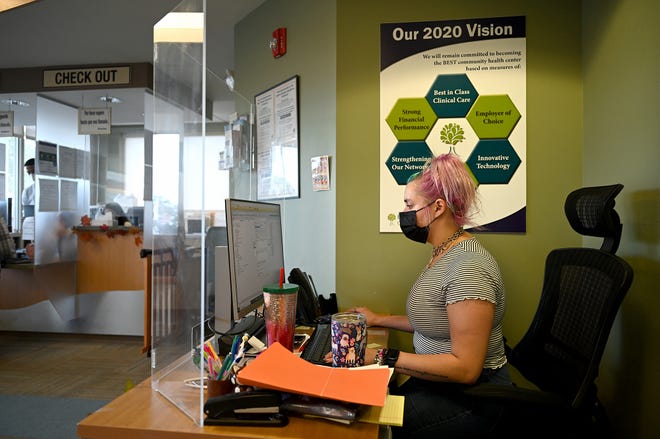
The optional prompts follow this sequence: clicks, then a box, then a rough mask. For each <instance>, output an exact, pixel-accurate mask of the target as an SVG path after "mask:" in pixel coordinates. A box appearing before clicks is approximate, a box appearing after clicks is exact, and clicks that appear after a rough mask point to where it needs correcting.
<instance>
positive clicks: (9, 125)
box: [0, 111, 14, 137]
mask: <svg viewBox="0 0 660 439" xmlns="http://www.w3.org/2000/svg"><path fill="white" fill-rule="evenodd" d="M13 135H14V112H13V111H0V137H11V136H13Z"/></svg>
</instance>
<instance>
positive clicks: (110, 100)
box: [99, 96, 121, 104]
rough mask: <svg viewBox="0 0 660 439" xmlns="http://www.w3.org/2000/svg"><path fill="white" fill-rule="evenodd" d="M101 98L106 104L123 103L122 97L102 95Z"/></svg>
mask: <svg viewBox="0 0 660 439" xmlns="http://www.w3.org/2000/svg"><path fill="white" fill-rule="evenodd" d="M99 100H100V101H101V102H103V103H106V104H121V99H119V98H116V97H114V96H101V97H100V98H99Z"/></svg>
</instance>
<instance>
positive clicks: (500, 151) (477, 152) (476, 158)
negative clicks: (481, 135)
mask: <svg viewBox="0 0 660 439" xmlns="http://www.w3.org/2000/svg"><path fill="white" fill-rule="evenodd" d="M520 162H521V160H520V157H518V154H517V153H516V151H515V150H514V149H513V147H512V146H511V144H510V143H509V141H508V140H506V139H504V140H502V139H497V140H480V141H479V142H478V143H477V146H475V148H474V151H472V154H470V157H468V159H467V160H466V161H465V163H466V164H467V166H468V167H469V168H470V170H471V171H472V174H474V177H475V178H476V180H477V181H478V182H479V184H507V183H509V181H510V180H511V177H513V174H515V173H516V169H518V166H520Z"/></svg>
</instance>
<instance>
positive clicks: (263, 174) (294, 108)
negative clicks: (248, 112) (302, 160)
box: [254, 76, 300, 200]
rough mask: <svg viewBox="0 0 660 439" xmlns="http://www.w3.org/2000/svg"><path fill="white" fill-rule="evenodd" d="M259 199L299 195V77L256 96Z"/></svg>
mask: <svg viewBox="0 0 660 439" xmlns="http://www.w3.org/2000/svg"><path fill="white" fill-rule="evenodd" d="M254 100H255V108H256V124H257V199H259V200H268V199H279V198H295V197H299V196H300V191H299V188H300V177H299V163H298V160H299V152H298V143H299V133H298V77H297V76H294V77H293V78H291V79H288V80H286V81H284V82H282V83H281V84H278V85H276V86H275V87H273V88H271V89H268V90H266V91H264V92H262V93H259V94H258V95H257V96H255V99H254Z"/></svg>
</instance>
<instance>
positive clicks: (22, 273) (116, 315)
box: [0, 227, 147, 335]
mask: <svg viewBox="0 0 660 439" xmlns="http://www.w3.org/2000/svg"><path fill="white" fill-rule="evenodd" d="M72 233H73V234H75V241H74V245H75V246H76V247H77V255H76V257H75V259H74V260H72V261H57V262H52V263H47V264H37V265H35V264H31V263H22V264H6V265H5V266H4V267H3V268H2V269H1V270H0V330H13V331H42V332H71V333H94V334H118V335H144V309H145V306H144V302H145V292H144V290H145V281H146V279H147V266H146V264H147V261H146V260H145V259H142V258H141V257H140V250H141V249H142V230H141V229H139V228H137V227H110V228H107V227H74V228H73V230H72ZM37 245H38V242H37Z"/></svg>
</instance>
